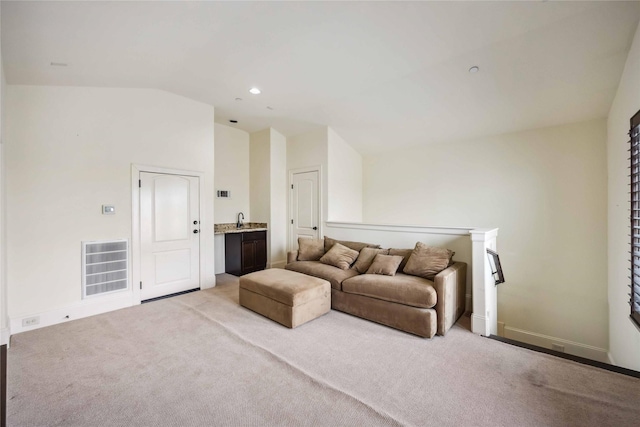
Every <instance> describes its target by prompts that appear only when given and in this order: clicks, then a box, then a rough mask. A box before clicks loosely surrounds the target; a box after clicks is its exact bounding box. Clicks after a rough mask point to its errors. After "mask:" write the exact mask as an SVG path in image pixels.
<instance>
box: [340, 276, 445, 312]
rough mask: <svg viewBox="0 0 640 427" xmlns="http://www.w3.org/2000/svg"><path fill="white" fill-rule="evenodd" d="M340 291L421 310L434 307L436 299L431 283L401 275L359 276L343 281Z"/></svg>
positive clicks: (419, 278)
mask: <svg viewBox="0 0 640 427" xmlns="http://www.w3.org/2000/svg"><path fill="white" fill-rule="evenodd" d="M342 291H343V292H346V293H348V294H356V295H364V296H367V297H372V298H377V299H381V300H385V301H392V302H397V303H400V304H405V305H410V306H413V307H421V308H431V307H434V306H435V305H436V302H437V299H438V296H437V294H436V290H435V288H434V287H433V282H431V281H429V280H427V279H423V278H421V277H416V276H409V275H406V274H402V273H398V274H396V275H395V276H382V275H379V274H361V275H358V276H356V277H351V278H349V279H346V280H344V281H343V282H342Z"/></svg>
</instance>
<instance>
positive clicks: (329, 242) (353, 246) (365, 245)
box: [324, 236, 380, 252]
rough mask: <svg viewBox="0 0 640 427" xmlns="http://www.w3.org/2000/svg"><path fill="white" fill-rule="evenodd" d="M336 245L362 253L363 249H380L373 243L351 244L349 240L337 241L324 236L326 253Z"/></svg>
mask: <svg viewBox="0 0 640 427" xmlns="http://www.w3.org/2000/svg"><path fill="white" fill-rule="evenodd" d="M336 243H340V244H341V245H342V246H346V247H348V248H349V249H353V250H354V251H358V252H360V251H361V250H362V248H379V247H380V245H374V244H372V243H362V242H350V241H348V240H335V239H332V238H331V237H327V236H324V251H325V252H329V249H331V248H332V247H333V245H335V244H336Z"/></svg>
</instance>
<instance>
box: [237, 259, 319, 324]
mask: <svg viewBox="0 0 640 427" xmlns="http://www.w3.org/2000/svg"><path fill="white" fill-rule="evenodd" d="M239 296H240V305H241V306H243V307H246V308H248V309H249V310H252V311H255V312H256V313H258V314H261V315H263V316H265V317H268V318H269V319H271V320H273V321H276V322H278V323H280V324H282V325H284V326H287V327H289V328H295V327H296V326H299V325H302V324H303V323H305V322H308V321H309V320H313V319H315V318H316V317H320V316H322V315H323V314H325V313H328V312H329V310H331V284H330V283H329V282H327V281H326V280H324V279H319V278H317V277H311V276H307V275H306V274H302V273H297V272H295V271H289V270H283V269H279V268H271V269H269V270H262V271H256V272H255V273H249V274H245V275H244V276H241V277H240V291H239Z"/></svg>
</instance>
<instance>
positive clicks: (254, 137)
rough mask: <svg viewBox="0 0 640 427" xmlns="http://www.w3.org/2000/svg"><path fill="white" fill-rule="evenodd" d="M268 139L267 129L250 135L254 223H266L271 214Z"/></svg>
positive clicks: (251, 203)
mask: <svg viewBox="0 0 640 427" xmlns="http://www.w3.org/2000/svg"><path fill="white" fill-rule="evenodd" d="M270 137H271V130H270V129H268V128H267V129H264V130H261V131H259V132H254V133H252V134H251V135H250V145H249V147H250V148H249V152H250V155H249V157H250V159H249V160H250V165H251V166H250V183H251V186H250V187H251V190H250V200H251V202H250V212H251V213H250V215H251V219H252V221H254V222H267V223H268V222H269V216H270V214H271V210H270V204H271V183H270V166H269V164H270V161H271V148H270V144H269V139H270Z"/></svg>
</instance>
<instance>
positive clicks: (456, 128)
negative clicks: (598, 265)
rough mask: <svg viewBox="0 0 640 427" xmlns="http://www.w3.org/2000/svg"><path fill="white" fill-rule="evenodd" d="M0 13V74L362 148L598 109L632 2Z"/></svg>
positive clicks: (150, 5)
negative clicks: (133, 95) (129, 96)
mask: <svg viewBox="0 0 640 427" xmlns="http://www.w3.org/2000/svg"><path fill="white" fill-rule="evenodd" d="M1 14H2V23H1V29H2V33H1V37H2V57H3V62H4V69H5V73H6V77H7V82H8V83H9V84H32V85H72V86H111V87H150V88H159V89H164V90H167V91H171V92H174V93H177V94H180V95H184V96H187V97H189V98H193V99H196V100H199V101H202V102H206V103H208V104H211V105H213V106H215V112H216V122H219V123H224V124H227V125H229V124H230V123H229V122H228V121H229V119H237V120H238V121H239V123H238V124H236V125H232V126H234V127H237V128H240V129H244V130H246V131H248V132H254V131H257V130H261V129H264V128H266V127H268V126H271V127H273V128H275V129H277V130H278V131H280V132H281V133H283V134H284V135H286V136H292V135H295V134H299V133H303V132H306V131H309V130H313V129H316V128H318V127H319V126H327V125H328V126H331V127H332V128H333V129H335V130H336V131H337V132H338V133H339V134H340V135H341V136H342V137H343V138H344V139H345V140H346V141H347V142H349V143H350V144H351V145H352V146H353V147H354V148H356V149H357V150H358V151H360V152H361V153H363V154H367V153H371V152H378V151H382V150H388V149H390V148H392V147H393V148H396V147H405V146H413V145H420V144H430V143H437V142H444V141H451V140H459V139H464V138H469V137H473V136H481V135H491V134H498V133H504V132H510V131H515V130H521V129H531V128H537V127H542V126H550V125H555V124H561V123H569V122H576V121H581V120H587V119H592V118H597V117H605V116H606V115H607V113H608V111H609V107H610V105H611V102H612V100H613V97H614V96H615V91H616V88H617V86H618V81H619V79H620V75H621V74H622V69H623V67H624V63H625V59H626V57H627V52H628V49H629V47H630V44H631V41H632V39H633V35H634V32H635V30H636V28H637V25H638V20H639V19H640V2H350V3H345V2H241V3H236V2H95V1H90V2H77V1H76V2H6V1H3V2H2V4H1ZM51 62H62V63H68V66H66V67H54V66H51V65H50V64H51ZM472 65H477V66H479V67H480V72H479V73H477V74H470V73H468V69H469V67H471V66H472ZM252 86H257V87H259V88H260V89H261V90H262V94H261V95H251V94H249V92H248V89H249V88H250V87H252ZM236 97H240V98H242V99H243V101H236V100H235V98H236ZM267 106H270V107H272V108H273V110H269V109H267V108H266V107H267Z"/></svg>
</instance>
